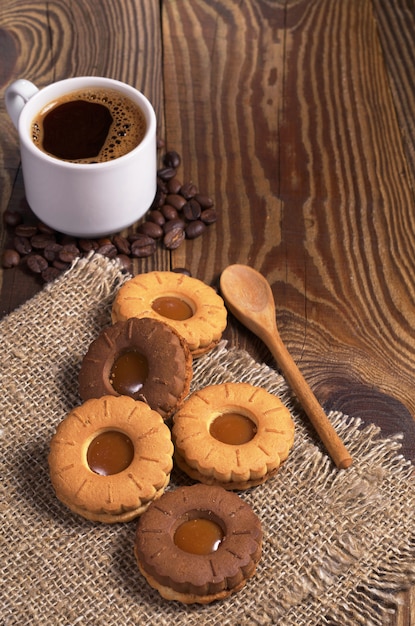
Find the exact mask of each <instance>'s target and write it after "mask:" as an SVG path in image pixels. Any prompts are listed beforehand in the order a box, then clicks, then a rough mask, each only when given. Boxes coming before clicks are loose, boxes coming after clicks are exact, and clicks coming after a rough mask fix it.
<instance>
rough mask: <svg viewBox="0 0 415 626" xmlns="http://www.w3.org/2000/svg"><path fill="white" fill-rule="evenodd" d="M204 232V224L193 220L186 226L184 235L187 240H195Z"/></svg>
mask: <svg viewBox="0 0 415 626" xmlns="http://www.w3.org/2000/svg"><path fill="white" fill-rule="evenodd" d="M205 230H206V224H204V223H203V222H202V221H201V220H195V221H193V222H190V224H188V225H187V226H186V229H185V233H186V237H187V238H188V239H196V237H200V235H203V233H204V232H205Z"/></svg>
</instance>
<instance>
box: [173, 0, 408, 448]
mask: <svg viewBox="0 0 415 626" xmlns="http://www.w3.org/2000/svg"><path fill="white" fill-rule="evenodd" d="M224 4H225V3H223V2H217V3H215V2H213V3H212V2H201V1H198V2H194V3H176V2H166V3H165V4H164V14H163V16H164V24H165V32H166V35H167V37H166V40H165V41H166V42H165V74H166V76H170V77H171V78H172V80H167V81H166V86H165V92H166V107H167V110H168V116H169V119H170V120H172V122H173V123H172V124H170V125H169V134H168V140H169V141H171V143H174V144H175V145H180V147H181V149H182V151H183V152H184V155H185V161H186V162H187V163H190V164H191V167H192V169H191V171H190V175H191V176H194V177H195V178H196V179H197V178H201V176H203V178H204V179H206V180H211V181H212V183H213V184H214V185H215V188H214V194H215V198H216V202H217V204H218V205H219V207H220V209H221V221H220V224H219V225H218V228H217V230H216V231H215V232H214V233H213V232H212V233H210V234H209V235H210V238H208V239H207V240H203V242H202V241H201V242H200V243H199V245H200V249H199V250H198V248H197V245H196V246H195V247H193V248H192V250H191V252H190V251H189V250H188V249H183V250H179V252H178V256H180V259H179V260H177V262H178V263H179V264H181V265H189V263H191V265H192V271H193V272H194V273H195V274H199V275H203V276H206V277H207V278H208V280H215V279H216V278H217V274H218V272H219V271H220V270H221V269H222V268H224V267H225V266H226V265H227V264H229V263H235V262H241V263H248V264H252V265H254V266H255V267H256V268H257V269H259V270H260V271H262V272H263V273H264V274H265V275H266V276H267V277H268V279H269V280H270V282H271V284H272V287H273V291H274V295H275V298H276V301H277V314H278V322H279V327H280V328H281V334H282V336H283V338H284V340H285V342H286V343H287V345H288V346H289V349H290V351H291V353H292V354H293V356H294V358H295V360H296V361H297V363H298V364H299V365H300V367H301V368H302V371H303V374H304V375H305V377H306V378H307V379H308V381H309V382H310V384H311V385H312V386H313V388H314V390H315V392H316V394H317V395H318V397H319V398H320V400H321V401H322V402H323V403H324V405H325V406H326V408H329V409H330V408H333V409H334V408H339V406H341V409H342V410H343V411H345V412H346V413H351V414H358V415H360V414H363V415H364V416H365V418H368V419H371V418H373V416H374V414H375V413H376V417H377V418H379V417H380V420H381V422H382V425H383V426H384V427H385V429H386V430H388V431H389V432H395V431H397V430H399V429H400V428H401V427H402V421H404V422H405V428H407V429H409V431H410V433H411V435H414V434H415V429H414V425H413V416H414V415H415V402H414V397H413V392H412V376H413V374H412V372H413V367H414V357H413V354H414V336H413V327H414V323H415V307H414V304H415V301H414V286H413V278H412V277H413V275H414V269H415V268H414V263H415V250H414V246H415V237H414V226H413V220H412V198H413V196H412V186H411V182H410V181H411V173H410V170H409V168H408V164H407V159H406V153H407V150H406V149H405V146H404V144H403V138H402V135H401V132H400V126H399V123H398V119H397V116H396V114H395V107H394V101H393V98H392V94H391V91H390V85H389V80H388V74H387V68H386V66H385V62H384V57H383V55H382V49H381V46H380V43H379V39H378V32H377V26H376V20H375V14H374V11H373V6H372V3H371V2H369V1H360V0H359V1H358V2H357V1H352V2H347V3H336V2H331V1H330V0H326V1H319V2H309V1H308V0H307V1H303V2H301V1H295V2H287V3H278V4H277V5H276V4H275V3H273V4H272V6H271V4H270V3H267V2H252V3H236V2H235V3H226V7H225V6H224ZM198 24H199V25H201V24H203V29H202V28H201V27H199V30H197V25H198ZM190 29H192V30H194V31H195V32H196V33H197V35H196V41H194V40H191V41H190V40H189V39H188V38H186V36H185V32H186V30H187V31H189V30H190ZM201 172H202V174H201ZM215 181H216V182H215ZM247 207H250V210H249V211H247ZM202 246H204V247H203V249H202ZM195 248H196V251H197V252H196V254H195ZM206 249H208V250H209V252H208V253H206V254H203V250H206ZM212 249H213V250H214V251H215V254H214V255H213V254H212V252H211V250H212ZM213 259H214V262H213ZM209 263H210V266H209V265H208V264H209ZM240 330H241V329H240V327H237V336H236V333H235V334H233V335H232V339H233V340H236V341H238V340H239V341H240V336H241V333H240ZM237 337H238V338H239V339H238V338H237ZM242 337H243V338H245V341H247V342H248V347H249V348H250V349H253V350H254V351H255V350H256V346H255V342H253V343H251V338H250V337H249V336H247V335H246V334H245V336H244V335H242ZM379 414H380V415H379ZM391 414H392V415H391ZM408 450H410V454H412V455H415V450H414V447H413V445H412V444H409V448H408V449H407V450H406V451H408Z"/></svg>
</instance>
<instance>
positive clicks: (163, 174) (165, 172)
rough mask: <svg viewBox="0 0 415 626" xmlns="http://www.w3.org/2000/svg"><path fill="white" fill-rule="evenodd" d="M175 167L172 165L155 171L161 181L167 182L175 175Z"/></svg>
mask: <svg viewBox="0 0 415 626" xmlns="http://www.w3.org/2000/svg"><path fill="white" fill-rule="evenodd" d="M176 173H177V172H176V169H175V168H174V167H163V168H161V169H159V170H158V171H157V176H158V177H159V178H161V180H162V181H164V182H167V181H168V180H170V179H171V178H174V177H175V176H176Z"/></svg>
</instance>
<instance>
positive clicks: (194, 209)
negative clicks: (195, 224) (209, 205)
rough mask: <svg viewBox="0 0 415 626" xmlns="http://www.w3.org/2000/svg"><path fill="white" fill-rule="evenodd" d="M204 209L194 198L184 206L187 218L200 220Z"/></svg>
mask: <svg viewBox="0 0 415 626" xmlns="http://www.w3.org/2000/svg"><path fill="white" fill-rule="evenodd" d="M201 212H202V210H201V208H200V204H199V203H198V202H196V200H195V199H194V198H191V199H190V200H188V201H187V202H186V204H185V205H184V206H183V215H184V216H185V218H186V219H187V220H190V221H193V220H198V219H199V217H200V214H201Z"/></svg>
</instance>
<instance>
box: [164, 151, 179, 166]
mask: <svg viewBox="0 0 415 626" xmlns="http://www.w3.org/2000/svg"><path fill="white" fill-rule="evenodd" d="M181 162H182V159H181V157H180V154H179V153H178V152H176V151H175V150H169V152H166V154H165V155H164V158H163V163H164V165H165V166H166V167H172V168H174V169H177V168H178V167H179V166H180V163H181Z"/></svg>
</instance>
